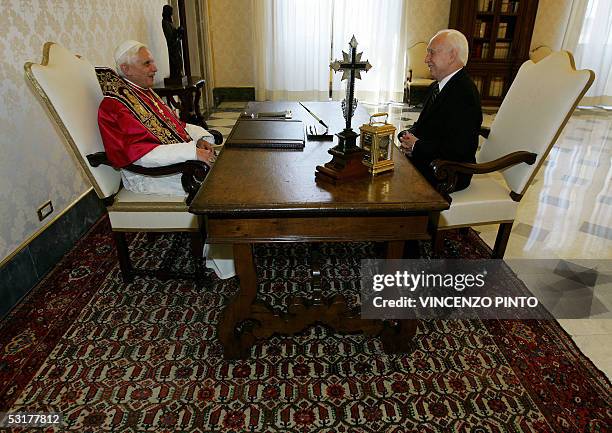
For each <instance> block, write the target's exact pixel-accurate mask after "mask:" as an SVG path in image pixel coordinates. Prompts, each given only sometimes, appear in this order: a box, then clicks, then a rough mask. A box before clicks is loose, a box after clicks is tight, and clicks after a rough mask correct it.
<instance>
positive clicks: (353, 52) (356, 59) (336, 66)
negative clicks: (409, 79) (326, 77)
mask: <svg viewBox="0 0 612 433" xmlns="http://www.w3.org/2000/svg"><path fill="white" fill-rule="evenodd" d="M349 46H350V54H349V53H346V52H344V51H342V61H340V60H335V61H333V62H332V63H330V65H329V66H330V67H331V68H332V69H333V70H334V71H336V72H338V71H342V80H346V79H348V81H347V82H346V96H345V97H344V100H343V101H342V114H344V119H345V120H346V128H345V131H348V130H351V119H352V117H353V112H354V111H355V108H357V99H355V79H356V78H357V79H361V71H366V72H368V71H369V70H370V68H371V67H372V65H370V62H369V61H367V60H366V61H365V62H363V61H361V55H362V54H363V53H357V39H355V36H354V35H353V37H352V38H351V41H350V42H349ZM349 144H350V143H349ZM354 145H355V143H354V142H353V146H354Z"/></svg>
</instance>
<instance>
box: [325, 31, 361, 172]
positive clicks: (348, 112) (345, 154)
mask: <svg viewBox="0 0 612 433" xmlns="http://www.w3.org/2000/svg"><path fill="white" fill-rule="evenodd" d="M349 47H350V50H349V53H346V52H344V51H342V61H340V60H335V61H333V62H332V63H330V65H329V66H330V67H331V68H332V69H333V70H334V71H336V72H338V71H340V70H341V71H342V80H348V81H347V82H346V96H345V98H344V100H343V101H342V114H343V115H344V119H345V120H346V126H345V128H344V130H343V131H342V132H340V133H338V134H336V135H337V136H338V145H337V146H335V147H333V148H331V149H329V150H328V152H329V153H330V154H331V155H333V158H332V160H331V161H330V162H328V163H326V164H325V165H324V166H320V165H318V166H317V171H316V172H315V178H316V179H317V180H323V181H326V182H331V183H334V184H335V183H338V182H342V181H344V180H349V179H355V178H359V177H363V176H367V175H369V172H368V169H367V167H366V166H365V165H364V164H362V163H361V160H362V155H363V150H362V149H361V148H360V147H359V146H357V137H358V136H359V134H357V133H356V132H355V131H353V129H352V128H351V119H352V117H353V113H354V111H355V108H357V100H356V99H355V79H356V78H359V79H361V71H366V72H368V71H369V70H370V68H371V67H372V65H370V62H368V61H367V60H366V61H362V60H361V55H362V54H363V53H357V40H356V39H355V36H353V37H352V38H351V41H350V42H349Z"/></svg>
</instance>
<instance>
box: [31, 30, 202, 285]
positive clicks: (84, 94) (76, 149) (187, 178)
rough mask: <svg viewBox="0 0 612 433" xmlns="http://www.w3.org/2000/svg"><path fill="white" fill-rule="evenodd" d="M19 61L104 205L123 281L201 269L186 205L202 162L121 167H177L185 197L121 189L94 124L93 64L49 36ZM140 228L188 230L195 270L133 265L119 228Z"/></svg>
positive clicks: (98, 94)
mask: <svg viewBox="0 0 612 433" xmlns="http://www.w3.org/2000/svg"><path fill="white" fill-rule="evenodd" d="M24 67H25V71H26V77H27V78H28V80H29V81H30V82H31V84H32V86H33V88H34V90H35V92H36V93H37V94H38V96H39V97H40V99H41V101H42V102H43V104H44V106H45V107H46V108H47V110H48V113H49V115H50V116H51V118H52V119H53V121H54V122H55V123H56V124H57V126H58V127H59V130H60V131H61V133H62V135H63V136H64V138H65V142H66V143H67V145H68V149H69V150H70V151H71V153H72V154H73V155H74V157H75V159H76V160H77V162H78V164H79V166H80V167H81V169H82V170H83V172H84V173H85V175H86V176H87V178H88V179H89V181H90V182H91V184H92V186H93V188H94V190H95V191H96V194H97V195H98V197H99V198H100V199H101V200H102V201H103V202H104V204H105V205H106V210H107V211H108V215H109V220H110V224H111V227H112V230H113V236H114V239H115V243H116V246H117V252H118V255H119V264H120V267H121V272H122V276H123V279H124V281H126V282H129V281H131V280H132V279H133V277H134V276H136V275H153V276H157V277H160V278H172V277H187V278H196V277H198V276H199V275H201V272H200V271H201V270H202V265H203V260H202V248H203V239H202V235H201V234H200V230H199V226H198V220H197V217H196V216H195V215H193V214H190V213H189V212H188V211H187V205H188V203H189V202H190V200H191V199H192V198H193V196H194V195H195V193H196V192H197V191H198V188H199V185H200V183H201V182H202V181H203V180H204V178H205V176H206V174H207V173H208V166H207V165H206V164H204V163H202V162H200V161H186V162H185V163H181V164H173V165H170V166H166V167H156V168H145V167H139V166H135V165H130V166H128V167H126V168H127V169H128V170H130V171H134V172H136V173H140V174H145V175H167V174H178V173H182V178H181V181H182V184H183V188H184V189H185V191H186V193H187V194H188V195H187V198H184V197H177V196H170V195H155V194H136V193H133V192H131V191H128V190H126V189H124V188H123V187H122V185H121V175H120V172H119V170H117V169H115V168H113V167H111V166H110V163H109V162H108V161H107V159H106V155H105V154H104V146H103V144H102V138H101V136H100V131H99V129H98V121H97V119H98V106H99V105H100V102H101V101H102V98H103V96H102V90H101V88H100V85H99V83H98V79H97V77H96V71H95V68H94V67H93V66H92V65H91V64H90V63H89V62H88V61H87V60H86V59H84V58H81V57H79V56H76V55H75V54H73V53H71V52H70V51H68V50H67V49H66V48H64V47H62V46H61V45H59V44H56V43H53V42H47V43H45V45H44V47H43V60H42V62H41V63H40V64H36V63H31V62H28V63H26V64H25V66H24ZM142 231H145V232H189V233H191V241H192V245H191V247H192V254H193V256H194V258H195V259H196V272H195V273H183V272H167V271H151V270H139V269H134V268H133V267H132V264H131V261H130V256H129V251H128V246H127V242H126V238H125V233H126V232H142Z"/></svg>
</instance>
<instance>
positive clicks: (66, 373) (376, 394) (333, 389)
mask: <svg viewBox="0 0 612 433" xmlns="http://www.w3.org/2000/svg"><path fill="white" fill-rule="evenodd" d="M187 245H188V243H187V239H186V238H185V237H183V236H180V235H164V236H159V237H157V238H155V239H148V238H147V237H145V236H138V237H136V238H135V239H134V240H133V241H132V248H133V254H134V255H135V257H137V260H138V261H139V265H141V266H142V265H143V264H148V265H150V266H153V265H160V261H161V266H177V267H186V266H190V263H189V257H188V248H187V247H186V246H187ZM372 248H373V245H372V244H368V243H362V244H350V245H349V244H327V245H323V246H322V254H321V255H322V257H325V258H326V263H325V264H324V265H323V266H322V274H323V277H324V279H323V281H324V283H325V286H324V287H325V288H326V292H327V293H328V294H331V293H333V292H335V291H342V292H345V293H346V292H351V291H353V292H354V291H355V289H356V287H357V284H358V281H359V276H358V271H359V260H360V259H361V258H364V257H371V256H372V254H373V252H372ZM419 248H420V252H421V254H422V255H423V256H430V255H431V253H430V251H429V249H428V248H429V247H428V244H426V243H423V244H422V245H420V246H419ZM308 251H309V250H308V247H307V245H303V244H288V245H281V246H269V245H266V246H261V247H258V248H257V250H256V257H257V263H258V272H259V276H260V284H261V289H262V291H263V295H262V297H263V298H264V299H266V300H268V301H271V302H274V301H275V300H277V299H279V298H280V297H281V295H284V294H287V293H295V292H299V291H300V290H307V289H308V287H309V267H308V260H309V252H308ZM487 252H488V251H487V247H486V246H485V245H484V243H483V242H482V241H481V240H480V239H479V238H478V236H477V235H476V234H475V233H474V232H473V231H469V232H467V233H459V232H451V233H449V234H448V237H447V239H446V243H445V252H444V256H445V257H458V256H462V257H470V258H482V257H485V256H486V254H487ZM235 291H236V280H235V279H232V280H229V281H226V282H222V281H219V280H215V282H214V283H212V284H211V285H210V286H207V287H204V288H198V287H195V286H194V284H193V283H191V282H186V281H170V282H165V283H162V282H159V281H157V280H154V279H137V280H136V281H135V282H134V283H133V284H130V285H124V284H123V283H122V282H121V279H120V276H119V271H118V267H117V262H116V259H115V252H114V249H113V245H112V239H111V236H110V231H109V226H108V223H107V221H106V220H102V222H101V223H99V224H98V225H97V226H96V227H95V228H94V229H93V230H92V231H91V232H90V233H89V234H88V235H87V236H86V237H85V238H84V239H83V240H82V241H81V242H80V243H79V244H78V245H77V246H76V247H75V249H74V250H73V251H72V252H71V253H70V254H68V255H67V256H66V257H65V258H64V259H63V261H62V262H61V264H60V265H59V266H57V267H56V269H55V270H54V271H53V272H52V273H51V274H50V275H48V276H47V277H46V278H45V280H44V281H43V282H41V284H39V285H38V286H37V287H36V288H35V289H34V290H33V291H32V292H31V293H30V294H29V295H28V296H27V298H26V299H25V300H24V302H22V303H21V304H20V305H19V306H18V307H17V308H16V309H15V310H14V311H13V312H12V313H11V314H10V315H9V316H8V317H7V318H6V319H4V321H2V322H1V323H0V349H1V351H0V411H7V410H11V411H17V410H23V411H25V410H27V411H29V412H32V411H43V410H45V411H55V412H62V414H63V417H64V421H65V426H64V430H70V431H79V432H88V431H115V432H119V431H121V432H124V431H125V432H142V431H154V432H166V431H181V432H329V433H332V432H334V433H335V432H355V433H356V432H396V433H400V432H402V433H405V432H472V433H477V432H538V433H542V432H607V431H610V425H611V422H612V413H611V409H610V406H611V405H610V382H609V381H608V380H607V379H606V378H605V376H604V375H603V374H602V373H601V372H600V371H599V370H597V369H596V368H595V367H594V366H593V365H592V363H591V362H590V361H589V360H588V359H586V357H585V356H584V355H582V354H581V353H580V351H579V350H578V349H577V348H576V346H575V345H574V343H573V342H572V340H571V338H570V337H569V336H568V335H567V334H566V333H565V332H564V331H563V330H562V329H561V327H560V326H559V325H558V324H557V323H556V322H555V321H535V320H534V321H478V320H470V321H441V320H439V321H426V322H422V323H421V325H420V327H419V330H418V333H417V335H416V337H415V350H414V351H413V352H412V353H409V354H405V355H391V356H390V355H386V354H385V353H384V352H383V351H382V349H381V345H380V343H379V341H378V340H377V339H375V338H366V337H363V336H340V335H334V334H331V333H330V332H329V331H327V330H326V329H324V328H322V327H314V328H311V329H310V330H309V331H308V332H306V333H305V335H302V336H299V337H293V338H286V337H277V338H273V339H270V340H269V341H264V342H261V343H259V344H257V345H256V346H255V347H254V349H253V352H252V355H251V357H250V359H249V360H248V361H239V362H226V361H224V360H223V359H222V357H221V347H220V344H219V342H218V340H217V338H216V323H217V321H218V319H219V315H220V312H221V311H222V308H223V305H224V304H225V303H226V302H227V299H228V296H230V295H231V294H233V293H235ZM39 431H41V430H39Z"/></svg>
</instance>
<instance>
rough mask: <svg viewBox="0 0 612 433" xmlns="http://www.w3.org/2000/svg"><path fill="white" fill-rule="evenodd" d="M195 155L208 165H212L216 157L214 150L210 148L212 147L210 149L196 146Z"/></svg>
mask: <svg viewBox="0 0 612 433" xmlns="http://www.w3.org/2000/svg"><path fill="white" fill-rule="evenodd" d="M196 155H197V157H198V159H199V160H200V161H203V162H205V163H206V164H208V165H212V164H213V163H214V162H215V159H216V155H215V151H214V150H213V149H212V147H211V148H210V149H204V148H199V147H196Z"/></svg>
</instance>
